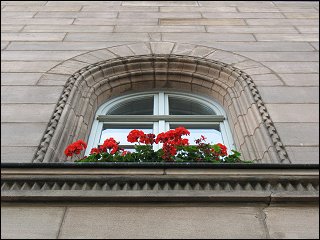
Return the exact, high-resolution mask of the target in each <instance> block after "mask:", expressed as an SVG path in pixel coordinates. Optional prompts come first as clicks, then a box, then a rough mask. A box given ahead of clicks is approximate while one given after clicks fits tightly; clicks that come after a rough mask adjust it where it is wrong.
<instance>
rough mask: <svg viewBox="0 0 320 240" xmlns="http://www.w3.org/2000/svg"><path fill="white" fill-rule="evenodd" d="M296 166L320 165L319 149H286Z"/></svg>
mask: <svg viewBox="0 0 320 240" xmlns="http://www.w3.org/2000/svg"><path fill="white" fill-rule="evenodd" d="M286 150H287V152H288V155H289V157H290V160H291V161H292V163H294V164H319V147H289V146H288V147H286Z"/></svg>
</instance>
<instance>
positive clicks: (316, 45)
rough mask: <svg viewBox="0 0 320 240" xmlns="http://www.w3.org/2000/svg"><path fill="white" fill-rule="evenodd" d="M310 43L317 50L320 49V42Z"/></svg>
mask: <svg viewBox="0 0 320 240" xmlns="http://www.w3.org/2000/svg"><path fill="white" fill-rule="evenodd" d="M310 44H311V45H312V46H313V47H314V49H315V50H317V51H319V42H311V43H310Z"/></svg>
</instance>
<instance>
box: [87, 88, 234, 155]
mask: <svg viewBox="0 0 320 240" xmlns="http://www.w3.org/2000/svg"><path fill="white" fill-rule="evenodd" d="M146 96H153V97H154V106H153V108H154V109H153V111H154V112H153V113H154V114H153V115H148V116H146V115H141V116H139V115H130V119H131V121H128V117H123V116H128V115H123V116H119V115H116V116H113V115H107V113H108V111H109V110H110V109H112V108H113V107H114V106H115V105H117V104H120V103H121V102H123V101H128V100H130V99H132V100H133V99H136V98H140V97H146ZM169 96H174V97H179V98H189V99H192V100H194V101H196V102H199V103H202V104H204V105H206V106H208V107H209V108H211V109H212V110H213V111H214V112H215V113H216V115H217V119H218V120H214V119H215V118H214V116H213V117H211V116H212V115H209V117H207V115H196V116H193V115H186V116H184V115H183V116H179V115H169V109H168V106H169V100H168V99H169ZM222 117H223V118H222ZM104 118H107V119H108V120H105V119H104ZM142 118H144V119H142ZM181 119H182V120H184V121H181ZM211 119H212V120H211ZM133 120H136V121H133ZM179 120H180V121H179ZM106 122H108V123H109V124H129V123H130V125H139V124H143V125H145V124H150V125H153V132H154V134H156V135H157V134H158V133H161V132H165V131H168V130H169V129H170V124H175V125H177V124H180V125H182V126H183V125H184V124H188V125H212V124H213V123H216V124H219V127H220V132H221V135H222V139H223V144H224V145H226V146H227V148H228V152H230V150H231V149H235V145H234V142H233V138H232V134H231V131H230V127H229V124H228V121H227V115H226V113H225V111H224V109H223V108H222V107H221V106H220V105H219V104H218V103H216V102H215V101H213V100H212V99H209V98H206V97H203V96H198V95H194V94H190V93H181V92H173V91H152V92H143V93H133V94H128V95H124V96H120V97H117V98H114V99H111V100H109V101H108V102H106V103H104V104H102V105H101V106H100V107H99V108H98V110H97V112H96V115H95V120H94V121H93V125H92V129H91V132H90V135H89V139H88V147H87V149H86V152H85V155H86V156H88V155H89V154H90V151H91V149H92V148H94V147H97V146H98V144H99V141H100V137H101V134H102V130H103V125H104V124H105V123H106ZM110 137H115V136H110ZM116 140H117V139H116ZM159 147H160V144H159V146H155V150H156V149H158V148H159Z"/></svg>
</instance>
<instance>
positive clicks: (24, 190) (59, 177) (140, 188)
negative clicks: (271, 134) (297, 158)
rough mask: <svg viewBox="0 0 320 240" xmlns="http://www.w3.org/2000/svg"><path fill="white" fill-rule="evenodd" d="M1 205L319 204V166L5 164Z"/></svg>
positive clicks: (2, 167) (3, 166)
mask: <svg viewBox="0 0 320 240" xmlns="http://www.w3.org/2000/svg"><path fill="white" fill-rule="evenodd" d="M1 173H2V176H1V181H2V185H1V189H2V194H1V200H2V201H3V202H42V201H48V202H70V201H71V202H92V201H97V202H180V203H181V202H220V203H226V202H233V203H245V202H247V203H248V202H250V203H251V202H259V203H265V204H272V203H297V202H300V203H304V204H306V203H317V202H318V201H319V170H318V165H317V164H312V165H310V164H305V165H304V164H303V165H301V164H299V165H294V164H286V165H284V164H199V163H99V164H97V163H81V164H78V163H77V164H75V163H41V164H32V163H30V164H26V163H20V164H19V163H18V164H13V163H2V164H1Z"/></svg>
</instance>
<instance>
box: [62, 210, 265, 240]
mask: <svg viewBox="0 0 320 240" xmlns="http://www.w3.org/2000/svg"><path fill="white" fill-rule="evenodd" d="M259 214H260V210H259V208H256V207H196V206H192V207H161V206H149V207H148V206H147V207H146V206H143V205H142V206H130V207H88V206H84V207H69V208H68V210H67V212H66V216H65V220H64V223H63V226H62V228H61V233H60V238H65V239H66V238H67V239H70V238H120V239H121V238H122V239H124V238H125V239H130V238H131V239H132V238H133V239H136V238H149V239H150V238H156V239H161V238H162V239H163V238H175V239H182V238H188V239H194V238H197V239H198V238H202V239H203V238H210V239H214V238H249V239H252V238H265V237H266V233H265V231H264V226H263V224H262V222H261V220H260V219H259Z"/></svg>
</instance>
